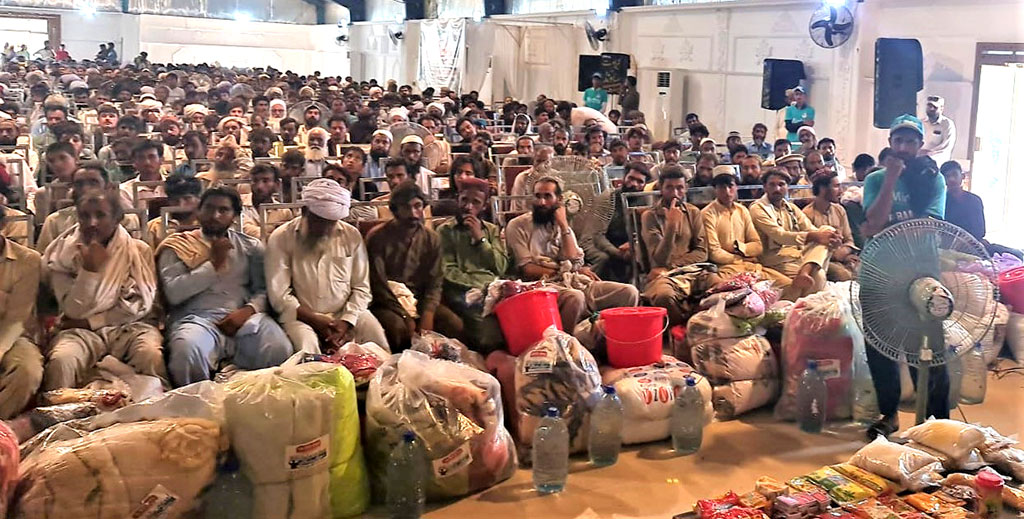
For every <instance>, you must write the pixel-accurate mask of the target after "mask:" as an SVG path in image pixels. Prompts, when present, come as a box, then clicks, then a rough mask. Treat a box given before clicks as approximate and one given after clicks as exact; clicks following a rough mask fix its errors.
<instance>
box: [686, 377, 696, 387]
mask: <svg viewBox="0 0 1024 519" xmlns="http://www.w3.org/2000/svg"><path fill="white" fill-rule="evenodd" d="M686 385H687V386H689V387H693V386H696V385H697V380H696V379H694V378H693V377H686Z"/></svg>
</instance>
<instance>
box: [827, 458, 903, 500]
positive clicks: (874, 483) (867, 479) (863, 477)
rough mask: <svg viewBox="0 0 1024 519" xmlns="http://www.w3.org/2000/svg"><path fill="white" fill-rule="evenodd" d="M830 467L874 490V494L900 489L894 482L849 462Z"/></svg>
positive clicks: (882, 494)
mask: <svg viewBox="0 0 1024 519" xmlns="http://www.w3.org/2000/svg"><path fill="white" fill-rule="evenodd" d="M832 469H833V470H835V471H836V472H838V473H840V474H842V475H844V476H846V477H847V478H849V479H850V480H851V481H853V482H854V483H857V484H858V485H860V486H862V487H864V488H866V489H868V490H870V491H872V492H874V493H875V495H879V496H884V495H888V494H894V493H898V492H899V491H900V488H899V485H897V484H896V483H894V482H892V481H889V480H888V479H885V478H883V477H881V476H876V475H875V474H872V473H871V472H868V471H866V470H864V469H862V468H860V467H857V466H855V465H851V464H849V463H840V464H838V465H832Z"/></svg>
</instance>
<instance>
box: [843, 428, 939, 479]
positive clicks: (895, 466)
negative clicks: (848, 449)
mask: <svg viewBox="0 0 1024 519" xmlns="http://www.w3.org/2000/svg"><path fill="white" fill-rule="evenodd" d="M849 463H850V464H851V465H854V466H856V467H859V468H862V469H864V470H866V471H868V472H872V473H874V474H876V475H878V476H882V477H883V478H886V479H889V480H892V481H898V482H899V483H900V484H902V485H903V486H905V487H907V488H909V489H910V490H913V491H920V490H923V489H924V488H926V487H929V486H935V485H938V484H939V482H940V481H942V476H941V475H940V473H941V472H942V470H943V468H942V463H941V462H940V461H939V460H938V459H937V458H936V457H935V456H932V455H931V454H928V453H926V452H922V451H919V450H917V449H914V448H911V447H907V446H904V445H899V444H896V443H892V442H890V441H889V440H886V439H885V437H882V436H879V437H878V438H875V440H874V441H873V442H871V443H869V444H867V445H865V446H864V447H862V448H861V449H860V450H859V451H857V453H856V454H854V455H853V457H852V458H850V461H849Z"/></svg>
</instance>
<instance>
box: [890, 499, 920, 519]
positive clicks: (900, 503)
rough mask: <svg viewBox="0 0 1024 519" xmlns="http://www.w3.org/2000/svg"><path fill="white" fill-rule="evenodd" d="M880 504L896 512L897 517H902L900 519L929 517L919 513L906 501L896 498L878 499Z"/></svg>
mask: <svg viewBox="0 0 1024 519" xmlns="http://www.w3.org/2000/svg"><path fill="white" fill-rule="evenodd" d="M878 502H880V503H882V504H883V505H885V506H887V507H889V509H890V510H892V511H893V512H896V515H899V516H900V519H926V518H927V516H925V515H924V514H922V513H921V512H919V511H918V510H917V509H916V508H914V507H912V506H910V505H908V504H907V502H906V501H904V500H902V499H900V498H898V497H895V496H891V495H890V496H882V497H879V498H878Z"/></svg>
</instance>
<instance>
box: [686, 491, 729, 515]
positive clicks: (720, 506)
mask: <svg viewBox="0 0 1024 519" xmlns="http://www.w3.org/2000/svg"><path fill="white" fill-rule="evenodd" d="M739 505H740V496H737V495H736V493H735V492H733V491H731V490H730V491H729V492H726V493H725V494H722V495H721V496H718V497H714V498H711V499H699V500H697V504H696V505H694V506H693V511H694V512H697V517H698V518H699V519H706V518H708V517H709V516H711V514H713V513H715V512H719V511H722V510H728V509H730V508H732V507H736V506H739Z"/></svg>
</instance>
